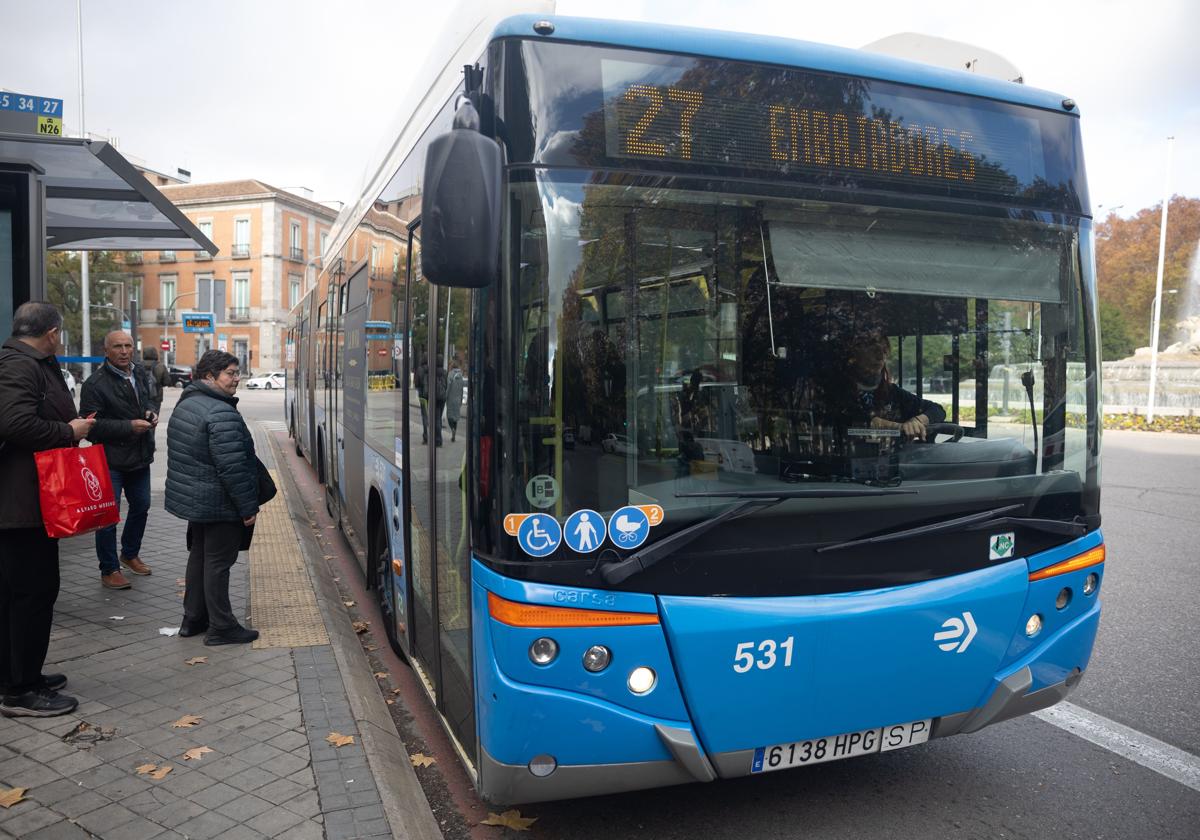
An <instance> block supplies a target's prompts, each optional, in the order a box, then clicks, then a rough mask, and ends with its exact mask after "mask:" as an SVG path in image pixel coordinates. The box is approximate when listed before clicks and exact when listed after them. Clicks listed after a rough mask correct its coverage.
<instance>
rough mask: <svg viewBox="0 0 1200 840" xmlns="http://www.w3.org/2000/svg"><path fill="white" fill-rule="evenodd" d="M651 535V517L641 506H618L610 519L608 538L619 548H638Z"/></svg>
mask: <svg viewBox="0 0 1200 840" xmlns="http://www.w3.org/2000/svg"><path fill="white" fill-rule="evenodd" d="M649 536H650V519H649V517H647V516H646V512H645V511H644V510H642V509H641V508H640V507H635V506H634V505H626V506H625V507H623V508H618V509H617V510H616V512H615V513H613V515H612V517H611V518H610V519H609V520H608V538H609V539H610V540H612V541H613V545H615V546H616V547H617V548H637V547H638V546H639V545H641V544H642V543H644V542H645V541H646V538H647V537H649Z"/></svg>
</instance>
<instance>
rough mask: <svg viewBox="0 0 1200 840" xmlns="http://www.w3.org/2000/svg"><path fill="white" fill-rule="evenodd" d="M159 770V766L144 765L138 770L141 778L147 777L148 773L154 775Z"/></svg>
mask: <svg viewBox="0 0 1200 840" xmlns="http://www.w3.org/2000/svg"><path fill="white" fill-rule="evenodd" d="M157 769H158V765H157V764H143V765H141V766H139V767H138V768H137V774H138V775H139V776H145V775H146V774H147V773H152V772H154V771H155V770H157Z"/></svg>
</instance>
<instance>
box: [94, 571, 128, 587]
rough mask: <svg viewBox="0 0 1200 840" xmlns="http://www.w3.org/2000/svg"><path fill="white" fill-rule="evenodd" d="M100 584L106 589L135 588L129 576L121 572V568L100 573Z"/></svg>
mask: <svg viewBox="0 0 1200 840" xmlns="http://www.w3.org/2000/svg"><path fill="white" fill-rule="evenodd" d="M100 585H101V586H103V587H104V588H105V589H133V584H132V583H130V582H129V578H127V577H125V575H123V574H121V570H120V569H117V570H116V571H115V572H109V573H108V574H106V575H100Z"/></svg>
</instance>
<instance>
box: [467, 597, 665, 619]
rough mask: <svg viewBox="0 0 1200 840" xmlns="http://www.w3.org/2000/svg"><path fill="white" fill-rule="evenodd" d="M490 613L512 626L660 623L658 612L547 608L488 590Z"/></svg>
mask: <svg viewBox="0 0 1200 840" xmlns="http://www.w3.org/2000/svg"><path fill="white" fill-rule="evenodd" d="M488 613H489V614H491V616H492V618H494V619H496V620H497V621H499V622H500V623H502V624H509V625H511V626H513V627H620V626H623V625H624V626H632V625H638V624H658V616H657V615H656V614H655V613H631V612H609V611H608V610H577V609H573V608H571V607H547V606H543V605H541V604H521V603H518V602H516V601H509V600H506V599H504V598H501V597H500V596H499V595H496V594H494V593H492V592H489V593H488Z"/></svg>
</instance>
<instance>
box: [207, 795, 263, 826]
mask: <svg viewBox="0 0 1200 840" xmlns="http://www.w3.org/2000/svg"><path fill="white" fill-rule="evenodd" d="M273 807H274V805H272V804H271V803H270V802H268V801H266V800H265V799H261V798H259V797H257V796H255V795H254V794H250V793H246V794H242V795H241V796H239V797H238V798H237V799H234V800H232V801H230V802H227V803H225V804H224V805H221V806H220V807H218V808H217V812H218V813H221V814H224V815H225V816H227V817H229V818H230V819H232V820H235V821H236V822H239V823H244V822H247V821H248V820H250V819H252V818H254V817H257V816H258V815H259V814H261V813H263V812H264V811H269V810H270V809H271V808H273Z"/></svg>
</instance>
